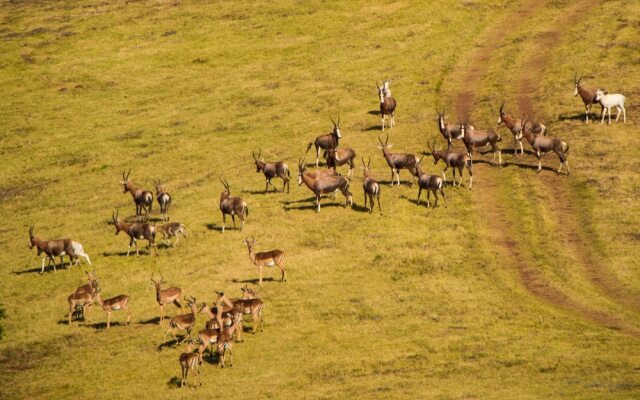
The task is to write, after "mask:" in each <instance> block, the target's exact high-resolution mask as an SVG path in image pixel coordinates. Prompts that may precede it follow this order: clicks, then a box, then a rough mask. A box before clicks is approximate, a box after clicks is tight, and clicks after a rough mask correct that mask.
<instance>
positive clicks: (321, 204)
mask: <svg viewBox="0 0 640 400" xmlns="http://www.w3.org/2000/svg"><path fill="white" fill-rule="evenodd" d="M325 207H344V204H342V203H330V202H327V203H322V202H320V209H323V208H325ZM283 208H284V210H285V211H291V210H314V211H315V210H316V209H317V208H318V207H317V206H316V205H315V204H308V205H304V206H296V207H291V206H284V207H283Z"/></svg>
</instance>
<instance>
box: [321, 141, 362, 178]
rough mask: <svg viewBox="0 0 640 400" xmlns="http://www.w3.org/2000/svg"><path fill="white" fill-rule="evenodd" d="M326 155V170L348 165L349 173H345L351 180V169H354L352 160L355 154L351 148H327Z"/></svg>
mask: <svg viewBox="0 0 640 400" xmlns="http://www.w3.org/2000/svg"><path fill="white" fill-rule="evenodd" d="M326 155H327V168H331V169H333V170H335V169H336V167H341V166H343V165H345V164H348V165H349V172H348V173H347V177H348V178H349V179H351V178H353V168H355V165H356V164H355V162H354V161H353V160H354V159H355V158H356V152H355V151H354V150H353V149H352V148H351V147H339V148H337V149H336V148H333V147H329V149H327V153H326Z"/></svg>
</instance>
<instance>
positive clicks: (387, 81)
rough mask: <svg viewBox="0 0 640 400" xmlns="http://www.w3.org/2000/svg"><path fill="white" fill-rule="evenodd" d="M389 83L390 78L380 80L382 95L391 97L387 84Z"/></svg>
mask: <svg viewBox="0 0 640 400" xmlns="http://www.w3.org/2000/svg"><path fill="white" fill-rule="evenodd" d="M390 84H391V80H390V79H387V80H385V81H384V82H382V92H383V93H384V97H391V88H389V85H390Z"/></svg>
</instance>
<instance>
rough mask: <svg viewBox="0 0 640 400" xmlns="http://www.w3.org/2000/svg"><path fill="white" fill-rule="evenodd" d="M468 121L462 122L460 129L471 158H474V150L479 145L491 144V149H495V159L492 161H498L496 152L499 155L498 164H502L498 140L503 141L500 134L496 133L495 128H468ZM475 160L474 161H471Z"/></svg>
mask: <svg viewBox="0 0 640 400" xmlns="http://www.w3.org/2000/svg"><path fill="white" fill-rule="evenodd" d="M466 125H467V124H466V123H464V124H463V123H461V124H460V130H461V131H462V141H463V142H464V146H465V147H466V148H467V154H468V155H469V158H471V159H472V160H473V150H474V149H477V148H479V147H484V146H487V145H489V146H491V150H493V160H492V162H493V163H495V162H496V154H497V155H498V165H502V152H501V151H500V147H498V142H500V141H502V137H501V136H500V134H498V133H496V132H495V131H493V130H484V131H479V130H475V129H474V130H471V129H467V128H466ZM471 162H473V161H471Z"/></svg>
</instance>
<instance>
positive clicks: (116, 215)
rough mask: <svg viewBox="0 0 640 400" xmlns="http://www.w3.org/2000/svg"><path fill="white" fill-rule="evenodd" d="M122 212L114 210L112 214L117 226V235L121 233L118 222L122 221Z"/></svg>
mask: <svg viewBox="0 0 640 400" xmlns="http://www.w3.org/2000/svg"><path fill="white" fill-rule="evenodd" d="M119 214H120V211H117V210H116V211H114V213H113V214H111V219H112V220H113V225H114V226H115V227H116V235H117V234H118V233H120V230H121V229H120V225H119V224H118V222H120V220H119V219H118V215H119Z"/></svg>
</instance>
